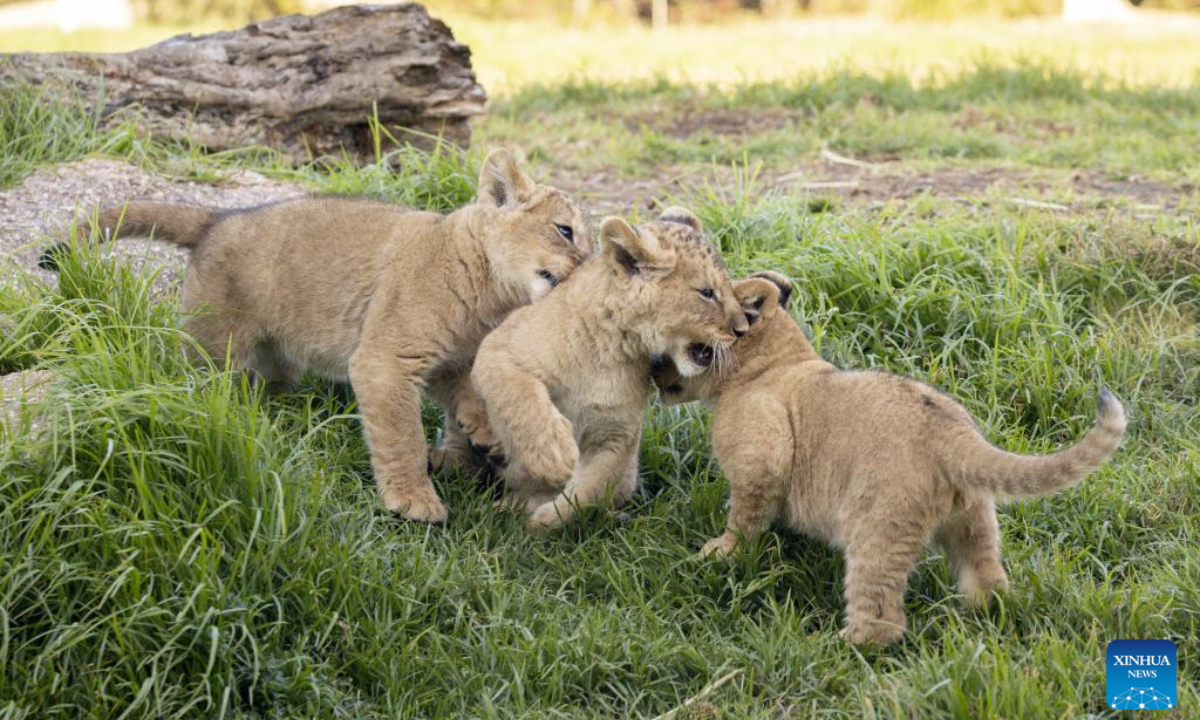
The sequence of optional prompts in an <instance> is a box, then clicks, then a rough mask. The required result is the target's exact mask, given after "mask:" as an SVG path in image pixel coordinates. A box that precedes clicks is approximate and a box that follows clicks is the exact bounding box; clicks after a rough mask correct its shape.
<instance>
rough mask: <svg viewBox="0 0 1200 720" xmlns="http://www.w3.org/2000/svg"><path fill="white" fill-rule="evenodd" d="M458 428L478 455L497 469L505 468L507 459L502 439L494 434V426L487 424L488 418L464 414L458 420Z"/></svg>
mask: <svg viewBox="0 0 1200 720" xmlns="http://www.w3.org/2000/svg"><path fill="white" fill-rule="evenodd" d="M458 426H459V427H460V428H461V429H462V431H463V432H464V433H466V435H467V442H468V443H469V444H470V446H471V450H472V451H473V452H474V453H475V454H476V455H478V456H479V457H481V458H484V459H485V460H487V461H488V462H489V463H491V464H492V465H494V466H496V467H503V465H504V463H505V457H504V451H503V449H502V448H501V446H500V438H498V437H497V436H496V433H494V432H492V426H491V425H489V424H488V423H487V418H486V417H483V416H482V415H477V414H464V415H463V416H461V417H460V418H459V419H458Z"/></svg>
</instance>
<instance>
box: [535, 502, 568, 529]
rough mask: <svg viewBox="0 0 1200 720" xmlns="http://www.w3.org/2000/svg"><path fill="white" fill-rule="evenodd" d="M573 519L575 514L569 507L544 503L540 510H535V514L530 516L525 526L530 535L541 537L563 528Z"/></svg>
mask: <svg viewBox="0 0 1200 720" xmlns="http://www.w3.org/2000/svg"><path fill="white" fill-rule="evenodd" d="M572 517H574V513H573V512H572V510H571V508H570V506H569V505H568V506H563V505H560V504H559V503H557V502H554V501H551V502H548V503H544V504H543V505H541V506H540V507H538V509H536V510H534V511H533V514H532V515H530V516H529V521H528V522H527V523H526V524H525V527H526V529H528V530H529V532H530V533H533V534H535V535H540V534H542V533H546V532H549V531H551V530H557V529H558V528H561V527H562V526H564V525H566V524H567V522H569V521H570V520H571V518H572Z"/></svg>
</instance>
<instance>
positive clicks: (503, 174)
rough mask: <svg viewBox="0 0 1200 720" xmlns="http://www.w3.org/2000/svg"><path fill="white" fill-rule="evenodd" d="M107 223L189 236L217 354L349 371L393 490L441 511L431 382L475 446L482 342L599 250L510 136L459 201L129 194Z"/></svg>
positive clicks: (203, 325) (193, 326)
mask: <svg viewBox="0 0 1200 720" xmlns="http://www.w3.org/2000/svg"><path fill="white" fill-rule="evenodd" d="M100 226H101V227H102V228H112V229H116V228H118V226H119V227H120V229H121V230H122V231H123V232H124V234H126V235H145V234H149V233H151V232H154V233H155V236H156V237H158V238H160V239H164V240H168V241H171V242H174V243H176V244H179V245H183V246H186V247H189V248H191V249H192V252H191V257H190V258H189V260H188V266H187V271H186V274H185V277H184V282H183V300H182V305H183V309H184V310H185V311H187V312H189V313H194V315H192V316H191V317H189V318H188V319H187V320H186V321H185V322H186V327H187V329H188V331H189V332H190V333H192V334H193V335H194V336H195V337H196V338H197V339H198V340H199V341H200V343H201V344H202V345H203V346H204V347H205V349H206V350H207V351H208V352H209V353H210V354H211V355H212V356H213V357H214V358H218V359H219V358H223V357H225V354H226V351H227V349H228V352H229V353H230V354H231V357H232V361H233V364H234V365H235V366H238V367H241V368H244V369H247V370H249V371H251V372H252V373H253V374H254V375H256V376H258V377H259V378H261V379H263V380H266V381H268V382H276V381H282V382H288V381H293V380H295V379H297V378H298V377H299V375H300V374H301V373H302V372H304V371H310V372H313V373H316V374H319V375H322V376H324V377H327V378H330V379H335V380H344V379H349V381H350V383H351V384H352V386H353V388H354V393H355V396H356V397H357V399H358V403H359V406H360V408H361V411H362V418H363V426H364V427H365V429H366V436H367V443H368V446H369V448H370V452H371V464H372V466H373V468H374V471H375V480H376V483H377V485H378V488H379V493H380V496H381V498H382V501H383V504H384V506H385V507H387V509H388V510H391V511H393V512H400V513H403V514H404V515H405V516H406V517H408V518H411V519H413V520H424V521H429V522H437V521H441V520H444V519H445V517H446V510H445V508H444V507H443V505H442V502H441V500H440V499H439V498H438V495H437V492H436V491H435V490H434V487H433V485H432V484H431V483H430V481H429V477H428V475H427V472H426V463H427V457H428V452H427V448H426V445H425V437H424V434H423V432H422V429H421V390H422V389H424V390H426V391H428V392H429V394H430V395H432V396H433V398H434V399H435V400H437V401H439V402H440V403H441V404H442V405H443V407H444V409H445V411H446V418H447V422H446V438H447V443H446V446H445V447H444V450H445V452H446V453H449V454H451V455H456V456H460V457H461V456H463V455H465V454H466V453H467V452H469V448H468V446H467V437H466V433H465V432H464V431H463V430H462V429H460V428H459V427H458V426H457V425H456V423H455V419H458V420H459V421H462V420H463V419H464V418H471V417H475V418H476V420H475V424H476V425H477V426H478V427H479V428H482V429H483V430H486V426H487V423H486V419H485V418H480V417H478V410H479V409H480V408H481V407H482V405H481V404H480V403H479V402H478V398H475V397H474V396H473V394H472V393H471V392H470V379H469V371H470V368H471V363H472V361H473V359H474V356H475V351H476V349H477V348H478V346H479V342H480V341H481V340H482V339H483V337H484V336H485V335H486V334H487V333H488V332H489V331H490V330H491V329H492V328H494V327H495V326H497V325H499V324H500V322H501V321H502V320H503V319H504V318H505V317H506V316H507V315H508V314H509V312H511V311H512V310H513V309H515V308H517V307H518V306H521V305H525V304H527V303H529V302H530V301H532V300H534V299H536V298H538V297H540V296H541V295H544V294H545V293H547V292H549V291H550V290H551V288H553V286H554V285H556V284H557V283H558V282H559V281H560V280H562V279H563V278H565V277H566V276H567V275H568V274H569V273H571V271H573V270H574V269H575V267H576V266H577V265H579V263H580V262H582V261H583V259H584V258H585V257H587V256H588V255H590V254H591V250H592V239H591V233H590V231H589V230H588V227H587V225H586V223H585V221H584V217H583V214H582V212H581V211H580V209H579V207H578V206H577V205H576V204H575V203H574V202H573V201H572V200H571V198H570V197H568V196H567V195H566V194H565V193H563V192H561V191H559V190H556V189H554V188H551V187H547V186H541V185H538V184H536V183H535V182H534V181H533V180H532V179H530V178H529V177H528V176H527V175H526V174H525V173H524V171H523V170H522V169H521V168H520V166H519V163H518V162H517V160H516V159H515V158H514V157H513V156H512V155H511V154H509V153H508V152H507V151H505V150H496V151H494V152H492V153H491V154H490V155H489V156H488V158H487V159H486V160H485V161H484V164H483V168H482V171H481V173H480V179H479V196H478V199H477V201H476V202H475V203H474V204H471V205H468V206H466V207H463V208H461V209H459V210H456V211H455V212H452V213H450V214H449V215H440V214H436V213H430V212H418V211H414V210H411V209H408V208H403V207H398V206H395V205H390V204H385V203H382V202H373V201H369V200H363V199H347V198H340V199H339V198H305V199H302V200H296V201H289V202H282V203H278V204H273V205H268V206H264V207H260V208H254V209H250V210H245V211H235V212H227V213H223V212H219V211H217V210H211V209H208V208H202V207H194V206H188V205H178V204H171V203H157V202H132V203H130V204H129V205H128V206H127V207H124V208H113V209H111V210H108V211H105V212H104V213H102V214H101V217H100ZM472 401H473V402H472ZM467 405H475V406H479V407H478V408H473V407H467ZM466 429H467V430H472V428H471V426H470V424H469V423H468V424H467V428H466Z"/></svg>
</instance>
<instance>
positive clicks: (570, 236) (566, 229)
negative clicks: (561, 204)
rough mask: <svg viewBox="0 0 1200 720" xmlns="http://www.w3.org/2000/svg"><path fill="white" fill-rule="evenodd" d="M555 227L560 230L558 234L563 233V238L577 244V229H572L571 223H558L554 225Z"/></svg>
mask: <svg viewBox="0 0 1200 720" xmlns="http://www.w3.org/2000/svg"><path fill="white" fill-rule="evenodd" d="M554 229H555V230H558V234H559V235H562V237H563V240H566V241H567V242H569V243H571V244H572V245H574V244H575V231H574V230H572V229H571V226H570V225H557V224H556V225H555V226H554Z"/></svg>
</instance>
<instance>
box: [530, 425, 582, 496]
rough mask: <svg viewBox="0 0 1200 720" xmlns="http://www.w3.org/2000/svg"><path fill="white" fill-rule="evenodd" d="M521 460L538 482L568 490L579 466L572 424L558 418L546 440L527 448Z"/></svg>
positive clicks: (550, 428)
mask: <svg viewBox="0 0 1200 720" xmlns="http://www.w3.org/2000/svg"><path fill="white" fill-rule="evenodd" d="M521 460H522V462H523V464H524V466H525V470H526V471H527V472H528V473H529V474H530V475H531V476H532V477H533V478H534V479H536V480H540V481H542V482H544V483H546V484H548V485H551V486H552V487H556V488H562V487H565V486H566V484H567V481H568V480H570V479H571V474H572V473H573V472H575V464H576V463H577V462H579V446H578V445H576V444H575V433H574V430H573V429H572V427H571V421H570V420H567V419H566V418H565V417H563V416H561V415H559V416H557V417H555V418H554V419H553V420H552V421H551V424H550V426H549V427H548V428H547V432H546V435H545V436H544V437H543V439H541V440H540V441H539V442H537V443H535V444H533V445H532V446H530V447H528V448H525V451H524V452H523V453H522V454H521Z"/></svg>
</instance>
